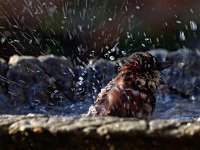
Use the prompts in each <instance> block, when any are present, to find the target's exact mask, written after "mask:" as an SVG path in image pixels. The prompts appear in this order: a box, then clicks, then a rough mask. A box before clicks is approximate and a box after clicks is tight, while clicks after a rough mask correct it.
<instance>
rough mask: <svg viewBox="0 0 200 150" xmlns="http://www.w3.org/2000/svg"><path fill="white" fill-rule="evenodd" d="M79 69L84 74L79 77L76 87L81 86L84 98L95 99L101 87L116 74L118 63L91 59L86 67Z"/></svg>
mask: <svg viewBox="0 0 200 150" xmlns="http://www.w3.org/2000/svg"><path fill="white" fill-rule="evenodd" d="M78 70H79V72H80V73H79V74H82V75H81V76H79V78H77V79H78V80H79V81H77V85H76V89H80V88H81V91H82V95H83V97H84V98H92V99H95V97H96V96H97V94H98V93H99V92H100V90H101V88H102V87H104V86H105V85H106V84H107V83H108V82H109V81H111V80H112V79H113V78H114V77H115V76H116V73H117V65H116V62H115V61H108V60H104V59H99V60H91V61H90V63H89V64H88V65H87V66H86V67H85V68H82V69H81V68H78ZM80 80H81V82H80ZM80 83H81V84H80ZM83 93H84V94H83Z"/></svg>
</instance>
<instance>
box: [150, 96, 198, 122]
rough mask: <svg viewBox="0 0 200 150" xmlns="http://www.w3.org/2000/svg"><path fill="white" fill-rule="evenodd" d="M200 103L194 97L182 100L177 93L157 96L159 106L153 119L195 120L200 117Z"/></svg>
mask: <svg viewBox="0 0 200 150" xmlns="http://www.w3.org/2000/svg"><path fill="white" fill-rule="evenodd" d="M199 108H200V101H199V100H196V99H195V98H194V96H191V97H187V98H182V97H181V96H179V95H176V94H175V93H169V94H168V95H165V96H163V97H161V96H157V105H156V109H155V112H154V114H153V116H152V119H178V120H193V119H197V118H199V116H200V109H199Z"/></svg>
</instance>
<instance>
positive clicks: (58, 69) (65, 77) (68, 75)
mask: <svg viewBox="0 0 200 150" xmlns="http://www.w3.org/2000/svg"><path fill="white" fill-rule="evenodd" d="M38 59H39V60H40V62H41V66H42V68H43V69H44V71H45V72H46V73H47V74H48V76H50V77H51V79H52V82H54V83H55V84H56V88H57V90H58V91H62V93H63V94H64V95H65V96H67V97H68V98H72V97H73V92H72V84H73V79H74V67H73V64H72V63H71V61H70V60H69V59H68V58H66V57H64V56H62V57H58V56H54V55H46V56H40V57H38Z"/></svg>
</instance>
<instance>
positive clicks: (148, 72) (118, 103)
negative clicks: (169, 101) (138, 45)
mask: <svg viewBox="0 0 200 150" xmlns="http://www.w3.org/2000/svg"><path fill="white" fill-rule="evenodd" d="M168 66H169V64H168V63H166V62H161V61H159V60H158V59H157V58H156V57H154V56H152V55H151V54H150V53H148V52H145V53H136V54H133V55H132V56H131V57H130V58H129V59H128V60H126V62H125V64H124V65H122V67H121V68H120V69H119V73H118V75H117V77H116V78H114V79H113V80H112V81H110V82H109V83H108V84H107V85H106V86H105V87H104V88H103V89H101V92H100V93H99V94H98V96H97V99H96V101H95V102H94V104H93V105H92V106H91V107H90V108H89V110H88V113H87V114H86V116H118V117H134V118H138V119H149V118H150V116H151V115H152V113H153V112H154V108H155V103H156V96H155V93H156V89H157V87H158V86H159V85H160V83H161V80H162V79H161V73H160V71H161V70H163V69H165V68H167V67H168Z"/></svg>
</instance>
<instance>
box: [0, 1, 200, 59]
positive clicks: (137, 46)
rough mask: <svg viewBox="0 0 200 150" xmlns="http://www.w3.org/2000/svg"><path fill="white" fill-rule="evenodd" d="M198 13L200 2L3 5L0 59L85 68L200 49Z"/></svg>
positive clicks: (85, 2)
mask: <svg viewBox="0 0 200 150" xmlns="http://www.w3.org/2000/svg"><path fill="white" fill-rule="evenodd" d="M199 8H200V2H199V0H192V1H191V0H139V1H136V0H125V1H124V0H51V1H50V0H0V56H1V57H3V58H5V59H8V58H9V56H11V55H13V54H18V55H34V56H38V55H43V54H50V53H51V54H56V55H65V56H69V57H71V58H72V59H73V60H74V62H76V63H81V62H87V61H88V59H91V58H99V57H104V58H107V59H111V60H113V59H115V58H117V57H120V56H124V55H129V54H130V53H132V52H135V51H146V50H149V49H152V48H165V49H168V50H171V51H173V50H177V49H178V48H182V47H187V48H190V49H198V48H199V46H200V45H199V36H200V32H199V28H198V27H199V21H200V9H199ZM111 56H114V57H111Z"/></svg>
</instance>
